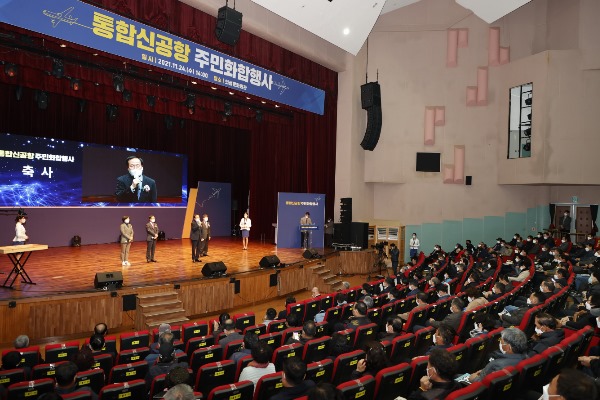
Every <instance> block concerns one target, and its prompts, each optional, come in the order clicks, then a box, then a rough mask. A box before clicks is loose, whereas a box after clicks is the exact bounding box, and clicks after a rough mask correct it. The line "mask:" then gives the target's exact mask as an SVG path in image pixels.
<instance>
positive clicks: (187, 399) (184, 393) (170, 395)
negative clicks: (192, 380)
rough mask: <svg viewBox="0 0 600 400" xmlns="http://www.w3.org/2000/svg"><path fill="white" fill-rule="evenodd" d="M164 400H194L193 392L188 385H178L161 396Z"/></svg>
mask: <svg viewBox="0 0 600 400" xmlns="http://www.w3.org/2000/svg"><path fill="white" fill-rule="evenodd" d="M163 399H164V400H194V399H195V396H194V391H193V390H192V388H191V387H190V386H189V385H186V384H185V383H180V384H179V385H175V386H173V387H172V388H171V389H169V390H168V391H167V392H166V393H165V395H164V396H163Z"/></svg>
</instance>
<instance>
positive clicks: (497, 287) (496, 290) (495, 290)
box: [483, 281, 506, 302]
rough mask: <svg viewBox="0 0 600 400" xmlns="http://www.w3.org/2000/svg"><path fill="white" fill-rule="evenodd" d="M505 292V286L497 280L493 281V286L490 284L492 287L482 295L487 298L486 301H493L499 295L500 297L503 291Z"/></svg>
mask: <svg viewBox="0 0 600 400" xmlns="http://www.w3.org/2000/svg"><path fill="white" fill-rule="evenodd" d="M505 292H506V286H505V285H504V284H503V283H502V282H500V281H498V282H496V283H494V286H492V289H491V290H490V291H488V292H483V297H485V298H486V299H487V301H488V302H489V301H494V300H496V299H498V298H500V297H502V295H504V293H505Z"/></svg>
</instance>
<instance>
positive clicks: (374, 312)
mask: <svg viewBox="0 0 600 400" xmlns="http://www.w3.org/2000/svg"><path fill="white" fill-rule="evenodd" d="M367 317H368V318H369V320H370V321H371V322H372V323H374V324H375V325H377V326H379V325H380V324H381V308H379V307H374V308H369V309H368V310H367Z"/></svg>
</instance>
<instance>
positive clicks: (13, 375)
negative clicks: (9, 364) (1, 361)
mask: <svg viewBox="0 0 600 400" xmlns="http://www.w3.org/2000/svg"><path fill="white" fill-rule="evenodd" d="M28 378H29V377H26V376H25V370H24V369H23V368H15V369H6V370H0V385H3V386H4V387H6V388H7V387H9V386H10V385H12V384H13V383H18V382H23V381H24V380H25V379H28Z"/></svg>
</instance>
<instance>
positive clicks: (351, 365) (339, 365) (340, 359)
mask: <svg viewBox="0 0 600 400" xmlns="http://www.w3.org/2000/svg"><path fill="white" fill-rule="evenodd" d="M362 358H365V352H364V351H362V350H354V351H351V352H348V353H344V354H340V355H339V356H337V358H336V359H335V362H334V364H333V378H332V379H331V383H333V384H334V385H339V384H340V383H342V382H344V381H345V380H347V378H348V377H349V376H350V374H351V373H352V371H354V370H355V369H356V364H357V363H358V360H360V359H362Z"/></svg>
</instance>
